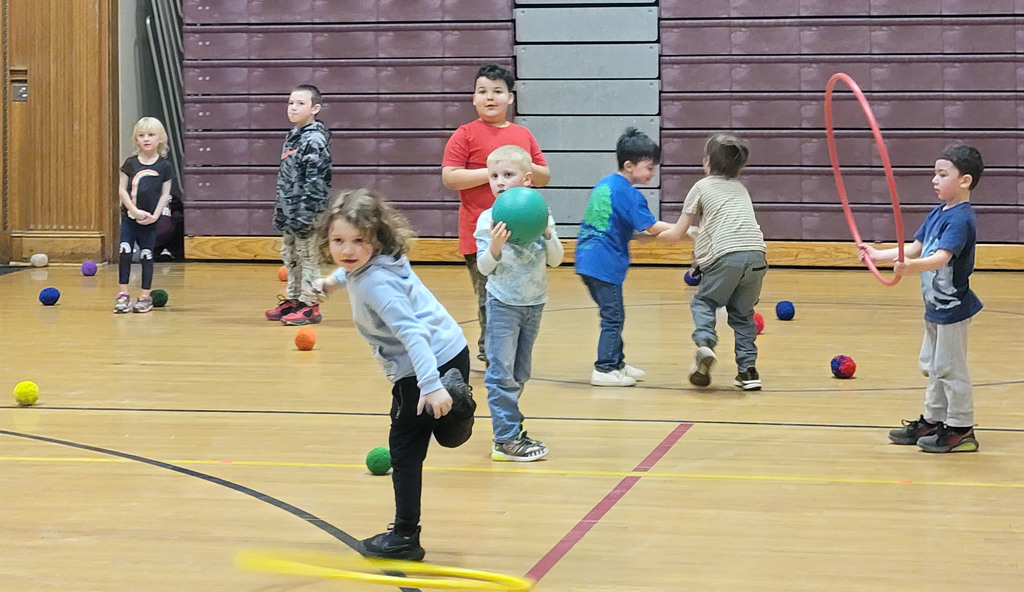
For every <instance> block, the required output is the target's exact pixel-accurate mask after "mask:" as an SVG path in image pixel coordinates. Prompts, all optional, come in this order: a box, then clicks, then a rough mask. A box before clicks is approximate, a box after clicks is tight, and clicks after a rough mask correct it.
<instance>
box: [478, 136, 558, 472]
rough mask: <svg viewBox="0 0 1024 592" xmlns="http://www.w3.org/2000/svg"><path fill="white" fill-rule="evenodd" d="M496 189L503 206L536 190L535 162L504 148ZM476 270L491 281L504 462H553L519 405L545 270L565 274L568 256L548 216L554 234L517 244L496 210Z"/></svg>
mask: <svg viewBox="0 0 1024 592" xmlns="http://www.w3.org/2000/svg"><path fill="white" fill-rule="evenodd" d="M487 176H488V178H489V182H490V189H491V191H492V192H493V193H494V197H495V198H497V197H498V196H499V195H501V194H502V193H504V192H505V191H507V190H509V189H512V188H515V187H529V186H530V185H532V183H533V172H532V161H531V159H530V154H529V153H528V152H527V151H526V150H524V149H523V148H520V147H519V146H514V145H507V146H501V147H499V148H497V149H496V150H494V151H493V152H491V153H490V154H489V155H488V156H487ZM473 236H474V237H475V238H476V249H477V254H476V265H477V268H478V269H479V270H480V273H481V274H483V276H484V277H486V278H487V281H486V285H485V289H486V291H487V300H486V305H485V306H486V311H487V319H488V321H487V327H486V329H485V330H484V348H485V351H486V352H487V371H486V373H485V374H484V386H486V387H487V404H488V406H490V408H491V426H492V428H493V429H494V448H493V450H492V451H491V459H493V460H496V461H517V462H530V461H535V460H540V459H542V458H544V457H545V456H547V454H548V448H547V446H545V445H544V443H543V442H541V441H539V440H534V439H532V438H530V437H528V436H527V435H526V430H525V429H523V414H522V412H521V411H520V410H519V397H520V396H522V394H523V387H524V386H525V385H526V381H527V380H529V378H530V370H531V368H530V366H531V362H532V357H533V344H534V342H535V341H536V340H537V333H538V332H539V331H540V317H541V314H542V313H543V312H544V303H545V302H547V299H548V290H547V271H546V269H545V266H550V267H558V266H559V264H561V263H562V257H563V256H564V254H565V253H564V250H563V248H562V242H561V241H560V240H558V234H557V233H556V232H555V220H554V219H553V218H552V217H551V214H550V213H549V214H548V224H547V229H546V230H545V231H544V233H543V234H542V235H541V236H540V237H537V238H536V239H534V240H533V241H530V242H527V243H524V244H516V243H514V242H511V241H509V239H510V238H511V237H512V233H511V232H510V231H509V230H508V228H507V227H506V226H505V223H504V222H498V223H497V224H495V223H494V222H493V217H492V209H491V208H488V209H486V210H484V211H483V212H481V214H480V217H479V218H478V219H477V224H476V232H474V233H473Z"/></svg>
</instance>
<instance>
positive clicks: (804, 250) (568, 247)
mask: <svg viewBox="0 0 1024 592" xmlns="http://www.w3.org/2000/svg"><path fill="white" fill-rule="evenodd" d="M562 244H563V245H564V246H565V261H566V262H572V260H573V251H574V249H575V248H576V241H575V239H564V240H562ZM692 248H693V245H692V243H689V242H684V243H677V244H671V245H669V244H663V243H654V242H639V241H636V242H634V243H633V246H632V249H631V251H632V256H633V263H635V264H641V265H643V264H646V265H689V264H690V262H691V249H692ZM280 251H281V238H280V237H273V236H190V237H186V238H185V257H186V258H187V259H197V260H220V261H280V257H281V256H280ZM409 259H410V260H412V261H414V262H424V263H427V262H429V263H446V262H447V263H457V262H461V261H463V257H462V255H461V254H459V243H458V240H457V239H454V238H420V239H416V241H415V243H414V244H413V248H412V250H411V251H410V253H409ZM975 259H976V262H975V267H976V268H977V269H984V270H1013V271H1024V245H1018V244H984V245H978V251H977V255H976V257H975ZM768 261H769V263H771V264H772V265H775V266H779V267H861V266H862V265H863V264H862V263H860V261H858V260H857V247H856V246H854V244H853V243H852V242H826V241H770V242H768Z"/></svg>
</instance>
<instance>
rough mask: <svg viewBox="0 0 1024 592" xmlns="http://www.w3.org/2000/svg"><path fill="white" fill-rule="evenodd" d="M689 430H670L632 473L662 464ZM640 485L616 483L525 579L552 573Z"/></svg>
mask: <svg viewBox="0 0 1024 592" xmlns="http://www.w3.org/2000/svg"><path fill="white" fill-rule="evenodd" d="M692 427H693V424H692V423H681V424H679V425H677V426H676V428H675V429H674V430H672V433H670V434H669V435H668V436H666V437H665V439H664V440H662V441H661V443H660V444H658V445H657V446H656V447H655V448H654V450H652V451H651V453H650V454H648V455H647V458H645V459H644V460H643V461H641V462H640V464H638V465H637V466H636V468H635V469H633V471H634V472H645V473H646V472H647V471H650V470H651V469H652V468H653V467H654V465H655V464H656V463H657V462H658V461H659V460H661V459H662V458H663V457H664V456H665V454H666V453H668V451H669V450H670V449H671V448H672V447H673V446H675V444H676V442H678V441H679V439H680V438H682V437H683V434H685V433H686V432H687V430H689V429H690V428H692ZM639 481H640V477H637V476H635V475H632V476H629V477H624V478H623V479H622V481H619V483H618V484H617V485H616V486H615V487H614V488H613V489H612V490H611V491H610V492H608V495H606V496H604V498H603V499H602V500H601V501H599V502H598V503H597V505H595V506H594V507H593V508H591V510H590V511H589V512H587V515H586V516H584V517H583V519H582V520H580V521H579V522H577V523H576V526H574V527H572V529H571V530H570V531H569V532H568V533H567V534H566V535H565V536H564V537H562V540H560V541H558V542H557V543H556V544H555V546H554V547H552V548H551V550H550V551H548V552H547V554H546V555H544V557H542V558H541V560H540V561H538V562H537V564H536V565H534V566H533V567H532V568H530V571H528V572H526V577H527V578H529V579H531V580H533V581H534V582H539V581H540V580H541V578H543V577H544V576H545V575H547V573H548V572H549V571H551V568H553V567H554V566H555V565H556V564H557V563H558V562H559V561H561V559H562V558H563V557H565V555H566V553H568V552H569V550H570V549H572V548H573V547H574V546H576V543H578V542H580V540H582V539H583V537H584V536H586V534H587V533H588V532H590V529H591V528H593V527H594V526H595V525H596V524H597V523H598V522H599V521H600V520H601V518H603V517H604V516H605V514H607V513H608V511H609V510H611V509H612V508H613V507H614V506H615V504H616V503H618V501H619V500H620V499H622V498H623V496H625V495H626V493H627V492H629V490H630V489H632V488H633V486H634V485H636V484H637V482H639Z"/></svg>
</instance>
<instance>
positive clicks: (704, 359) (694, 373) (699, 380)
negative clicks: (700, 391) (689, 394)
mask: <svg viewBox="0 0 1024 592" xmlns="http://www.w3.org/2000/svg"><path fill="white" fill-rule="evenodd" d="M693 357H694V364H693V368H690V384H692V385H694V386H708V385H709V384H711V367H712V366H714V365H715V362H717V361H718V356H716V355H715V351H714V350H713V349H711V348H710V347H705V346H701V347H698V348H697V353H696V354H694V356H693Z"/></svg>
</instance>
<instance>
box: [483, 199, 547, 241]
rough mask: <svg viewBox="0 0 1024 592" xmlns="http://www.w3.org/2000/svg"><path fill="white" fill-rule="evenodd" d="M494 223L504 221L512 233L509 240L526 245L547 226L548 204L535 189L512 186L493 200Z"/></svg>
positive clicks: (535, 238)
mask: <svg viewBox="0 0 1024 592" xmlns="http://www.w3.org/2000/svg"><path fill="white" fill-rule="evenodd" d="M491 216H492V218H493V219H494V223H495V224H497V223H498V222H504V223H505V226H506V228H508V231H509V232H510V233H512V236H510V237H509V239H508V240H509V241H510V242H512V243H515V244H517V245H526V244H529V243H532V242H533V241H535V240H537V237H539V236H540V235H542V234H544V230H545V229H547V227H548V204H547V202H545V201H544V198H543V197H542V196H541V194H540V193H538V192H537V190H535V189H531V188H530V187H513V188H512V189H509V190H508V191H504V192H502V193H501V195H499V196H498V198H497V199H496V200H494V206H493V209H492V210H491Z"/></svg>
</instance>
